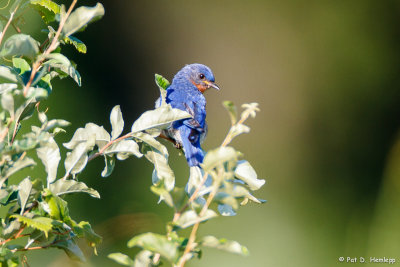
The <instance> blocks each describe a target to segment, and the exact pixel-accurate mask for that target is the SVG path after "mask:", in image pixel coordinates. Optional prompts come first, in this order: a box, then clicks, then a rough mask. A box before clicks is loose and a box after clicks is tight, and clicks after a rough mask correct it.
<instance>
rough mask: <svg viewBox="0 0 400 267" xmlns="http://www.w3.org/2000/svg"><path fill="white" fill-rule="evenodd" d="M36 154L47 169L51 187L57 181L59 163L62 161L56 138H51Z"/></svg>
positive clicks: (48, 182)
mask: <svg viewBox="0 0 400 267" xmlns="http://www.w3.org/2000/svg"><path fill="white" fill-rule="evenodd" d="M36 153H37V155H38V157H39V159H40V160H41V161H42V162H43V165H44V166H45V168H46V172H47V186H49V184H51V183H53V182H54V181H55V179H56V176H57V168H58V163H59V162H60V160H61V156H60V150H59V148H58V146H57V143H56V142H55V141H54V138H53V137H51V136H49V138H48V139H47V140H46V143H44V144H43V145H42V146H41V147H39V148H38V149H37V150H36Z"/></svg>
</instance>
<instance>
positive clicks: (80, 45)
mask: <svg viewBox="0 0 400 267" xmlns="http://www.w3.org/2000/svg"><path fill="white" fill-rule="evenodd" d="M64 41H65V42H66V43H67V44H72V45H73V46H74V47H75V49H76V50H78V52H79V53H82V54H86V51H87V48H86V45H85V44H84V43H83V42H82V41H81V40H79V39H78V38H76V37H74V36H72V35H70V36H67V37H64Z"/></svg>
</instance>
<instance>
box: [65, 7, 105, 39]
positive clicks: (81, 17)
mask: <svg viewBox="0 0 400 267" xmlns="http://www.w3.org/2000/svg"><path fill="white" fill-rule="evenodd" d="M103 15H104V7H103V5H102V4H100V3H97V4H96V6H94V7H86V6H82V7H78V8H77V9H75V10H74V11H73V12H72V13H71V15H70V16H69V17H68V19H67V21H66V22H65V25H64V28H63V29H62V34H63V35H64V36H70V35H71V34H73V33H74V32H77V31H79V30H80V29H81V28H83V27H84V26H85V25H87V24H88V23H89V22H93V21H95V20H97V19H99V18H101V17H102V16H103Z"/></svg>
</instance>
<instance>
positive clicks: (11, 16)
mask: <svg viewBox="0 0 400 267" xmlns="http://www.w3.org/2000/svg"><path fill="white" fill-rule="evenodd" d="M18 8H19V4H18V5H17V6H16V7H15V9H14V11H13V12H11V14H10V18H9V19H8V21H7V24H6V26H5V27H4V29H3V32H2V33H1V36H0V45H1V42H2V41H3V38H4V35H5V33H6V31H7V29H8V27H9V26H10V24H11V21H12V20H13V18H14V15H15V12H17V10H18Z"/></svg>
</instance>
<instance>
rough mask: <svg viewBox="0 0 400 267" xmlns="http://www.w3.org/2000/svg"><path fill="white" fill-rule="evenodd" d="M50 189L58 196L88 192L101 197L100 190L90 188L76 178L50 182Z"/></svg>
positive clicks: (95, 196) (92, 195)
mask: <svg viewBox="0 0 400 267" xmlns="http://www.w3.org/2000/svg"><path fill="white" fill-rule="evenodd" d="M50 190H51V192H53V194H55V195H57V196H61V195H64V194H72V193H86V194H89V195H90V196H91V197H94V198H100V194H99V192H97V191H96V190H94V189H92V188H89V187H88V186H87V185H86V184H85V183H83V182H78V181H75V180H63V179H59V180H57V181H56V182H55V183H52V184H50Z"/></svg>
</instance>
